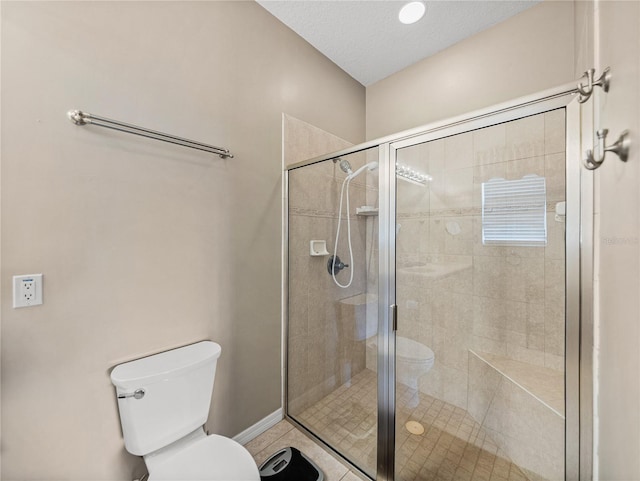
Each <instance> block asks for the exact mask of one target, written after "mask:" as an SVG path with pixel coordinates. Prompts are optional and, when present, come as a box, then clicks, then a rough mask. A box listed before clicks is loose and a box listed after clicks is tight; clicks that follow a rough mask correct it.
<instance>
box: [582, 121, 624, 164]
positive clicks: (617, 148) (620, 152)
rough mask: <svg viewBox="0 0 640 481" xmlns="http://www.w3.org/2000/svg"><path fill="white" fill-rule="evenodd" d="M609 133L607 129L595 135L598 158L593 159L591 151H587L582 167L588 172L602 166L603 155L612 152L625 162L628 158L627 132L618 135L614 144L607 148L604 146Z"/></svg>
mask: <svg viewBox="0 0 640 481" xmlns="http://www.w3.org/2000/svg"><path fill="white" fill-rule="evenodd" d="M608 133H609V131H608V130H607V129H602V130H598V131H597V132H596V135H597V136H598V154H597V155H598V156H597V158H596V157H594V153H593V151H592V150H587V158H586V159H584V166H585V167H586V168H587V169H589V170H595V169H597V168H598V167H600V166H601V165H602V163H603V162H604V158H605V155H606V154H607V152H613V153H614V154H616V155H617V156H618V157H619V158H620V160H621V161H623V162H626V161H627V159H628V158H629V145H630V144H631V140H630V139H629V131H628V130H625V131H624V132H622V133H621V134H620V137H618V140H616V141H615V143H614V144H612V145H610V146H609V147H607V146H606V145H605V143H606V140H607V134H608Z"/></svg>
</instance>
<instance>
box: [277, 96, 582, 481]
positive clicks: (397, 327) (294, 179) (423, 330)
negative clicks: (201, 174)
mask: <svg viewBox="0 0 640 481" xmlns="http://www.w3.org/2000/svg"><path fill="white" fill-rule="evenodd" d="M572 100H573V98H572V95H571V92H568V91H561V92H557V93H553V94H549V95H546V96H544V95H543V96H541V97H539V98H536V99H528V100H527V101H521V102H516V103H513V104H511V105H504V106H500V107H498V108H495V109H491V110H487V111H484V112H480V113H475V114H472V115H469V116H467V117H461V118H458V119H453V120H449V121H445V122H442V123H439V124H434V125H431V126H427V127H424V128H423V129H416V130H414V131H411V132H405V133H402V134H399V135H397V136H391V137H389V138H386V139H382V140H381V141H378V142H371V143H368V144H364V145H361V146H356V147H353V148H351V149H346V150H344V151H341V152H338V153H336V154H333V155H327V156H324V157H320V158H316V159H312V160H310V161H303V162H299V163H298V164H295V165H293V166H291V167H290V168H289V170H288V172H287V209H286V212H287V253H288V255H287V260H286V262H287V273H288V275H287V305H288V310H287V311H288V312H287V322H286V349H287V350H286V373H287V375H286V387H285V391H286V392H285V399H286V415H287V417H288V418H289V419H290V420H291V421H293V422H294V423H296V425H298V426H299V427H301V428H303V429H304V430H306V431H307V432H308V433H309V434H311V435H312V436H314V437H315V438H316V439H318V440H319V441H321V442H323V443H324V444H326V445H327V446H328V447H330V448H331V449H333V450H334V451H336V452H337V453H338V454H340V455H341V456H342V457H343V458H345V459H346V460H347V461H348V462H349V463H351V464H352V465H354V466H355V467H357V468H358V469H359V470H361V471H362V472H363V473H365V474H366V475H368V476H369V477H371V478H373V479H395V480H401V481H412V480H472V479H473V480H476V479H477V480H493V481H506V480H517V481H525V480H529V481H540V480H561V479H565V476H566V479H577V476H578V475H577V474H576V473H578V470H579V444H580V432H579V418H578V414H579V403H578V401H579V356H578V351H579V345H580V344H579V343H580V339H579V333H578V326H579V322H580V306H579V302H580V298H579V290H580V282H579V279H580V268H579V262H580V257H579V252H580V248H581V246H580V229H581V204H580V195H581V194H580V192H581V189H582V190H584V188H585V183H587V182H589V180H588V179H586V178H585V175H590V174H585V172H586V171H584V170H581V168H580V166H579V161H580V159H579V155H578V154H577V148H578V147H577V145H578V143H579V142H578V141H577V140H576V139H578V138H579V132H580V128H579V123H580V122H579V117H580V107H579V106H578V104H577V103H576V102H575V100H573V101H572Z"/></svg>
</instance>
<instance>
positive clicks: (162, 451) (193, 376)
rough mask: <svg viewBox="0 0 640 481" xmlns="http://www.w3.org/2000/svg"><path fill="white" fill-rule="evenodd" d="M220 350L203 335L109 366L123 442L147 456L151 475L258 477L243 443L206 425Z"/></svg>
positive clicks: (169, 478)
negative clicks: (191, 341) (210, 430)
mask: <svg viewBox="0 0 640 481" xmlns="http://www.w3.org/2000/svg"><path fill="white" fill-rule="evenodd" d="M220 352H221V349H220V346H219V345H218V344H216V343H214V342H211V341H203V342H199V343H196V344H191V345H189V346H185V347H181V348H178V349H173V350H171V351H166V352H162V353H160V354H155V355H153V356H148V357H144V358H142V359H138V360H135V361H131V362H127V363H124V364H120V365H118V366H116V367H115V368H114V369H113V371H112V372H111V382H112V383H113V385H114V386H115V387H116V393H117V396H118V410H119V412H120V423H121V425H122V434H123V437H124V444H125V448H126V449H127V451H129V452H130V453H131V454H135V455H137V456H142V457H143V458H144V462H145V464H146V466H147V470H148V471H149V481H196V480H197V481H259V480H260V474H259V473H258V467H257V466H256V464H255V462H254V461H253V458H252V457H251V455H250V454H249V452H248V451H247V450H246V449H245V448H244V447H242V446H241V445H240V444H238V443H237V442H235V441H233V440H231V439H229V438H226V437H224V436H218V435H216V434H211V435H207V434H206V433H205V431H204V423H205V422H206V420H207V416H208V414H209V406H210V403H211V393H212V390H213V383H214V378H215V372H216V364H217V360H218V357H220Z"/></svg>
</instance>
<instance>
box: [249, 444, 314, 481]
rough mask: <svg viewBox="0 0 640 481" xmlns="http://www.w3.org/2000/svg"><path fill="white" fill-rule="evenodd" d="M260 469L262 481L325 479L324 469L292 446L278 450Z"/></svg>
mask: <svg viewBox="0 0 640 481" xmlns="http://www.w3.org/2000/svg"><path fill="white" fill-rule="evenodd" d="M259 469H260V479H261V480H262V481H324V473H323V472H322V470H321V469H320V468H319V467H318V466H317V465H316V464H315V463H314V462H313V461H311V460H310V459H309V458H307V457H306V456H305V455H304V454H302V453H301V452H300V451H299V450H298V449H296V448H292V447H288V448H284V449H281V450H280V451H278V452H276V453H275V454H273V455H272V456H271V457H269V459H267V460H266V461H265V462H264V463H262V464H261V465H260V468H259Z"/></svg>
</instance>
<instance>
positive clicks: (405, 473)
mask: <svg viewBox="0 0 640 481" xmlns="http://www.w3.org/2000/svg"><path fill="white" fill-rule="evenodd" d="M397 389H398V393H397V396H398V405H399V409H398V420H397V421H398V426H403V425H404V423H405V422H406V421H408V420H415V421H418V422H420V423H421V424H422V425H423V426H424V427H425V432H424V433H423V434H422V435H413V434H409V433H408V432H407V431H406V430H405V429H404V427H402V428H399V429H397V434H396V443H397V452H396V479H398V480H399V481H432V480H433V481H476V480H477V481H528V478H527V477H526V476H525V474H524V473H523V472H522V471H521V470H520V469H519V468H518V467H517V466H516V465H515V464H513V463H512V462H511V461H510V460H509V459H508V457H507V456H506V455H505V454H504V453H502V452H501V451H500V450H499V449H498V447H497V446H496V444H495V443H494V442H493V441H492V440H491V439H490V438H489V437H488V436H487V434H486V433H485V432H484V430H483V429H482V428H481V427H480V425H479V424H478V423H477V422H475V420H474V419H473V418H472V417H471V416H470V415H469V414H468V413H467V412H466V411H465V410H463V409H461V408H458V407H456V406H453V405H452V404H449V403H446V402H444V401H441V400H438V399H436V398H433V397H431V396H428V395H425V394H420V398H419V402H418V403H417V405H416V406H415V407H414V408H410V407H408V406H409V405H412V404H414V403H415V396H416V393H415V392H412V391H411V390H410V389H409V388H407V387H406V386H404V385H402V384H400V385H398V387H397ZM375 401H376V375H375V373H374V372H372V371H370V370H364V371H362V372H361V373H359V374H358V375H356V376H354V378H353V379H352V380H351V382H350V383H347V384H344V385H342V386H340V388H338V389H337V390H336V391H334V392H333V393H331V394H330V395H328V396H326V397H325V398H323V399H322V400H320V401H319V402H318V403H316V404H314V405H313V406H311V407H310V408H308V409H307V410H305V411H304V412H303V413H302V414H301V415H300V416H299V420H300V421H301V422H303V423H304V424H305V425H306V426H307V427H309V428H310V429H311V430H312V431H313V432H314V433H316V435H318V436H319V437H320V438H322V439H324V440H325V442H327V443H328V444H330V445H332V446H334V447H335V448H337V449H338V450H339V451H340V452H342V453H344V454H345V456H347V457H348V458H349V459H353V460H355V461H356V462H358V463H364V464H365V466H366V467H367V469H366V470H367V471H368V472H371V471H372V470H374V469H375V461H376V459H375V455H376V409H375ZM286 446H295V447H298V449H301V450H304V452H305V454H307V455H309V456H310V457H311V458H312V459H313V460H314V461H315V462H317V463H318V465H319V466H320V467H321V468H322V469H323V471H325V476H326V478H327V479H328V480H329V481H333V480H343V481H356V480H358V479H361V478H360V477H359V476H358V474H357V473H355V472H352V471H349V470H348V468H347V467H346V466H344V465H343V464H342V463H340V462H339V461H337V460H336V459H335V458H333V457H332V456H331V455H329V454H328V453H327V452H326V451H324V450H323V449H322V448H320V447H319V446H318V445H316V444H315V443H314V442H313V441H311V440H310V439H309V438H307V437H306V436H304V435H303V434H302V433H301V432H300V431H298V430H297V429H295V428H293V426H292V425H291V424H290V423H287V422H286V421H283V422H281V423H279V424H278V425H277V426H275V427H273V428H271V429H270V430H268V431H267V432H265V433H264V434H262V435H261V436H259V437H258V438H256V439H254V440H253V441H251V442H250V443H248V444H247V446H246V447H247V448H248V449H249V451H250V452H251V453H252V455H253V456H254V458H255V459H256V462H257V463H258V464H260V463H262V462H264V460H265V459H267V458H268V457H269V456H270V455H271V454H273V453H274V452H276V451H277V450H278V449H281V448H283V447H286ZM349 476H351V477H349Z"/></svg>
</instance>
